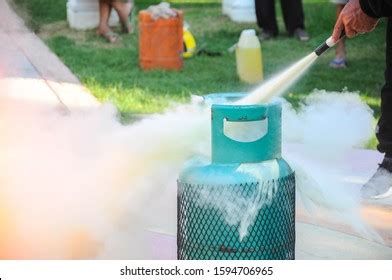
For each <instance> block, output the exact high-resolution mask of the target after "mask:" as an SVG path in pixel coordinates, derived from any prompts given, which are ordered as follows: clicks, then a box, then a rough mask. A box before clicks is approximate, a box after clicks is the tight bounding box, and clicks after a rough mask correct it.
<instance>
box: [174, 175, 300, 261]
mask: <svg viewBox="0 0 392 280" xmlns="http://www.w3.org/2000/svg"><path fill="white" fill-rule="evenodd" d="M260 190H261V191H260ZM206 199H207V202H206ZM231 200H233V201H239V202H241V203H242V204H241V203H239V204H238V206H241V207H245V209H243V212H246V211H247V209H246V207H247V204H248V202H249V201H252V202H253V203H254V205H259V209H256V210H257V211H256V213H255V215H254V216H252V217H249V216H242V218H244V219H245V220H246V219H248V220H249V219H252V220H250V223H249V226H248V228H247V234H246V235H244V236H241V231H242V230H243V226H244V225H243V224H241V223H240V222H236V221H234V222H233V221H230V220H228V218H227V209H226V208H225V207H220V206H219V205H222V201H231ZM217 205H218V206H217ZM177 207H178V209H177V257H178V259H180V260H213V259H215V260H242V259H244V260H276V259H294V258H295V175H294V173H292V174H290V175H288V176H286V177H283V178H280V179H277V180H273V181H265V182H255V183H250V184H249V183H247V184H241V185H227V186H222V185H215V186H211V185H193V184H189V183H178V205H177ZM251 207H253V206H251ZM231 208H233V207H231ZM231 210H233V209H231ZM234 210H235V207H234ZM237 210H238V209H237ZM240 210H241V209H240ZM240 214H241V213H240Z"/></svg>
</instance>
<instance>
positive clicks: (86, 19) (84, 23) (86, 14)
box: [67, 0, 119, 30]
mask: <svg viewBox="0 0 392 280" xmlns="http://www.w3.org/2000/svg"><path fill="white" fill-rule="evenodd" d="M67 20H68V23H69V26H70V27H71V28H74V29H77V30H86V29H93V28H96V27H97V26H98V24H99V4H98V0H68V2H67ZM118 22H119V18H118V15H117V13H115V12H114V11H112V13H111V15H110V20H109V25H110V26H115V25H117V24H118Z"/></svg>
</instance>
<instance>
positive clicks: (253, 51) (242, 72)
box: [236, 29, 263, 84]
mask: <svg viewBox="0 0 392 280" xmlns="http://www.w3.org/2000/svg"><path fill="white" fill-rule="evenodd" d="M236 60H237V73H238V76H239V78H240V80H241V81H243V82H246V83H250V84H255V83H259V82H261V81H262V80H263V63H262V54H261V46H260V41H259V39H258V38H257V36H256V31H255V30H254V29H246V30H243V31H242V33H241V36H240V40H239V42H238V45H237V49H236Z"/></svg>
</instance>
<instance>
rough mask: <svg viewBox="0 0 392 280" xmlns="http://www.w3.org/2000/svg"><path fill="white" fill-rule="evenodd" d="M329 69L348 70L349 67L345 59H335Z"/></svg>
mask: <svg viewBox="0 0 392 280" xmlns="http://www.w3.org/2000/svg"><path fill="white" fill-rule="evenodd" d="M329 67H331V68H335V69H338V68H346V67H347V61H346V59H345V58H334V59H333V60H332V61H331V62H330V63H329Z"/></svg>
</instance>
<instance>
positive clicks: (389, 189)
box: [362, 18, 392, 198]
mask: <svg viewBox="0 0 392 280" xmlns="http://www.w3.org/2000/svg"><path fill="white" fill-rule="evenodd" d="M386 66H387V69H386V71H385V85H384V87H383V88H382V91H381V117H380V120H379V122H378V125H377V131H376V135H377V139H378V142H379V145H378V147H377V148H378V150H379V151H380V152H381V153H385V157H384V160H383V162H382V163H381V164H380V167H379V168H378V170H377V172H376V173H375V174H374V175H373V177H372V178H371V179H370V180H369V181H368V182H367V183H366V184H365V185H364V186H363V188H362V196H363V197H364V198H374V197H377V196H380V195H381V196H382V195H392V18H389V19H388V28H387V52H386Z"/></svg>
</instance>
